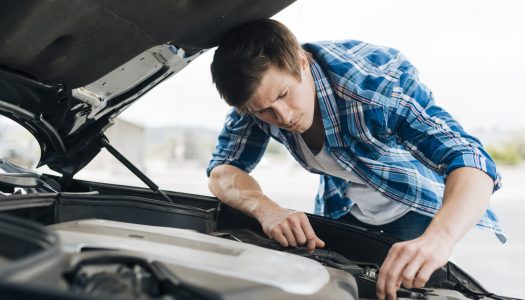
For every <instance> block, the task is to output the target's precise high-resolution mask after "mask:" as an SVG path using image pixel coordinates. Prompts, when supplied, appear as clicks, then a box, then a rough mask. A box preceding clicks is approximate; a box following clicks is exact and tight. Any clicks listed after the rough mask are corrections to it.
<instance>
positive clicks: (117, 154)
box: [100, 137, 173, 203]
mask: <svg viewBox="0 0 525 300" xmlns="http://www.w3.org/2000/svg"><path fill="white" fill-rule="evenodd" d="M100 143H101V145H102V147H104V148H106V149H107V150H108V151H109V153H111V155H113V156H114V157H115V158H116V159H117V160H118V161H120V162H121V163H122V164H123V165H124V166H126V168H128V170H130V171H131V172H132V173H133V174H135V175H136V176H137V177H138V178H139V179H140V180H142V182H144V183H145V184H146V185H147V186H148V187H149V188H150V189H151V190H152V191H154V192H156V193H158V194H159V195H160V196H161V197H162V198H164V199H165V200H167V201H168V202H170V203H173V201H172V200H171V199H170V197H168V195H166V194H165V193H164V192H163V191H162V190H161V189H160V188H159V187H158V185H156V184H155V183H154V182H153V181H152V180H151V179H149V178H148V177H147V176H146V174H144V173H142V172H141V171H140V170H139V169H138V168H137V167H135V166H134V165H133V164H132V163H131V162H130V161H129V160H128V159H127V158H125V157H124V155H122V154H121V153H120V152H118V150H117V149H115V148H113V146H111V145H110V144H109V141H108V139H107V138H106V137H103V138H102V139H101V141H100Z"/></svg>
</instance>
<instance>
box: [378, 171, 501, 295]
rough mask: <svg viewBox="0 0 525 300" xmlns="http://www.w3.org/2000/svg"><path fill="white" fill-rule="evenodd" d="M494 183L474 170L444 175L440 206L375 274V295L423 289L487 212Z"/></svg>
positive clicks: (483, 174) (398, 246)
mask: <svg viewBox="0 0 525 300" xmlns="http://www.w3.org/2000/svg"><path fill="white" fill-rule="evenodd" d="M493 187H494V182H493V180H492V178H490V177H489V176H488V175H487V174H486V173H484V172H483V171H480V170H478V169H474V168H459V169H456V170H454V171H453V172H452V173H450V175H449V176H448V179H447V182H446V184H445V193H444V197H443V206H442V207H441V209H440V210H439V211H438V213H437V214H436V216H435V217H434V219H433V220H432V222H431V223H430V225H429V226H428V228H427V229H426V230H425V232H424V233H423V235H422V236H421V237H419V238H416V239H414V240H410V241H406V242H401V243H396V244H394V245H393V246H392V248H391V249H390V251H389V253H388V256H387V258H386V259H385V261H384V262H383V265H382V266H381V269H380V271H379V279H378V282H377V296H378V298H379V299H384V297H385V296H386V297H387V299H395V298H396V291H397V289H398V288H399V286H400V285H401V284H403V286H404V287H406V288H412V287H423V286H424V285H425V283H426V282H427V281H428V279H429V278H430V275H432V273H433V272H434V271H435V270H436V269H437V268H439V267H441V266H443V265H444V264H446V263H447V261H448V258H449V257H450V255H451V253H452V249H453V248H454V246H455V245H456V243H457V242H458V241H459V240H460V239H461V238H462V237H463V236H464V235H465V234H466V233H467V231H468V230H469V229H470V228H472V227H473V226H474V225H475V224H476V222H477V221H478V220H479V219H480V218H481V216H482V215H483V213H484V212H485V210H486V209H487V206H488V202H489V200H490V197H491V195H492V190H493Z"/></svg>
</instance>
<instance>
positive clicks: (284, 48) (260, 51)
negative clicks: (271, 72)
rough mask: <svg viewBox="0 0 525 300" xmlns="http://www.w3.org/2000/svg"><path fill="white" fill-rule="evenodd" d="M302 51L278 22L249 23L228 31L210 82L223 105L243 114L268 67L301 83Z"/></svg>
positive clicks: (291, 34) (217, 55)
mask: <svg viewBox="0 0 525 300" xmlns="http://www.w3.org/2000/svg"><path fill="white" fill-rule="evenodd" d="M302 52H303V50H302V48H301V46H300V45H299V43H298V42H297V39H296V38H295V36H294V35H293V33H292V32H291V31H290V30H289V29H288V28H287V27H286V26H284V25H283V24H281V23H279V22H278V21H275V20H270V19H264V20H259V21H255V22H252V23H248V24H246V25H243V26H241V27H237V28H235V29H234V30H232V31H230V32H229V33H228V34H227V35H226V36H225V38H224V39H223V40H222V41H221V42H220V43H219V47H218V48H217V50H215V54H214V56H213V62H212V64H211V68H210V69H211V76H212V80H213V83H215V86H216V87H217V90H218V91H219V94H220V96H221V97H222V98H223V99H224V100H225V101H226V103H228V104H229V105H230V106H234V107H235V108H237V110H239V111H240V112H243V113H245V112H247V107H246V104H247V102H248V100H249V99H250V97H251V96H252V94H253V93H254V92H255V90H256V89H257V87H258V86H259V84H260V83H261V80H262V77H263V75H264V73H265V72H266V71H267V70H268V68H269V67H270V66H275V67H277V68H278V69H279V70H281V71H285V72H288V73H290V74H292V75H293V76H294V77H296V78H297V79H299V80H301V67H300V60H299V54H300V53H302ZM307 57H309V56H307Z"/></svg>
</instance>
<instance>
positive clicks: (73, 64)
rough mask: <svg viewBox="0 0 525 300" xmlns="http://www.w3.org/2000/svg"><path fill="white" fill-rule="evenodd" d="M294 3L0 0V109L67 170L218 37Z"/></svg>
mask: <svg viewBox="0 0 525 300" xmlns="http://www.w3.org/2000/svg"><path fill="white" fill-rule="evenodd" d="M292 2H293V0H285V1H282V0H256V1H254V0H227V1H211V0H195V1H182V0H180V1H177V0H172V1H169V0H158V1H154V2H151V1H145V0H144V1H116V0H93V1H83V0H54V1H51V0H48V1H31V0H22V1H20V0H17V1H15V0H12V1H2V2H1V3H0V113H1V114H3V115H5V116H7V117H9V118H11V119H13V120H15V121H17V122H18V123H20V124H21V125H22V126H24V127H25V128H27V129H28V130H29V131H30V132H31V133H32V134H33V135H34V136H35V137H36V138H37V140H38V141H39V143H40V147H41V157H40V162H39V166H40V165H45V164H47V165H48V166H49V167H50V168H51V169H53V170H55V171H57V172H60V173H62V174H64V175H65V176H73V175H74V174H75V173H76V172H78V171H79V170H80V169H81V168H82V167H84V166H85V165H86V164H87V163H89V161H91V160H92V159H93V157H95V156H96V155H97V153H98V152H99V151H100V149H101V147H102V146H101V141H102V140H103V139H104V136H103V132H104V130H105V129H106V128H108V127H109V126H111V124H112V120H113V119H114V118H115V117H116V116H117V115H118V114H119V113H120V112H122V111H123V110H124V109H126V108H127V107H129V105H131V104H132V103H133V102H135V101H136V100H137V99H138V98H139V97H140V96H141V95H143V94H144V93H145V92H147V91H148V90H150V89H151V88H153V87H154V86H156V85H157V84H158V83H160V82H161V81H163V80H165V79H166V78H168V77H169V76H171V75H173V74H175V73H177V72H178V71H180V70H181V69H182V68H184V67H185V66H186V65H187V64H188V63H190V62H191V61H192V60H194V59H195V58H196V57H197V56H199V55H200V54H202V53H203V52H204V51H205V50H206V49H209V48H211V47H214V46H216V45H217V43H218V41H219V40H220V38H221V36H222V35H223V34H224V33H225V32H227V31H228V30H230V29H232V28H234V27H236V26H239V25H241V24H244V23H247V22H250V21H253V20H257V19H262V18H268V17H271V16H272V15H274V14H275V13H277V12H279V11H280V10H282V9H283V8H285V7H286V6H288V5H289V4H290V3H292Z"/></svg>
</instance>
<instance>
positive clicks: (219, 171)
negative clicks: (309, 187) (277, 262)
mask: <svg viewBox="0 0 525 300" xmlns="http://www.w3.org/2000/svg"><path fill="white" fill-rule="evenodd" d="M208 186H209V188H210V191H211V192H212V193H213V194H214V195H215V196H217V198H219V199H220V200H221V201H222V202H224V203H226V204H227V205H229V206H230V207H233V208H235V209H238V210H240V211H242V212H243V213H245V214H248V215H250V216H252V217H254V218H256V219H257V220H258V221H259V223H261V225H262V228H263V230H264V233H266V235H268V237H270V238H271V239H274V240H276V241H278V242H279V243H280V244H281V245H283V246H285V247H288V246H293V247H297V246H298V245H299V246H303V245H305V246H306V248H307V249H308V251H313V250H314V249H315V248H322V247H324V242H323V241H322V240H320V239H319V238H318V237H317V236H316V235H315V233H314V230H313V229H312V225H310V221H308V218H307V217H306V215H305V214H304V213H302V212H296V211H290V210H288V209H285V208H282V207H280V206H279V205H278V204H277V203H275V202H273V201H272V200H271V199H270V198H268V197H266V196H265V195H264V194H263V192H262V190H261V187H260V186H259V184H258V183H257V181H256V180H255V179H254V178H253V177H251V176H250V175H248V173H246V172H244V171H243V170H241V169H239V168H237V167H235V166H231V165H220V166H217V167H215V168H214V169H213V170H212V171H211V174H210V179H209V181H208Z"/></svg>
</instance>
